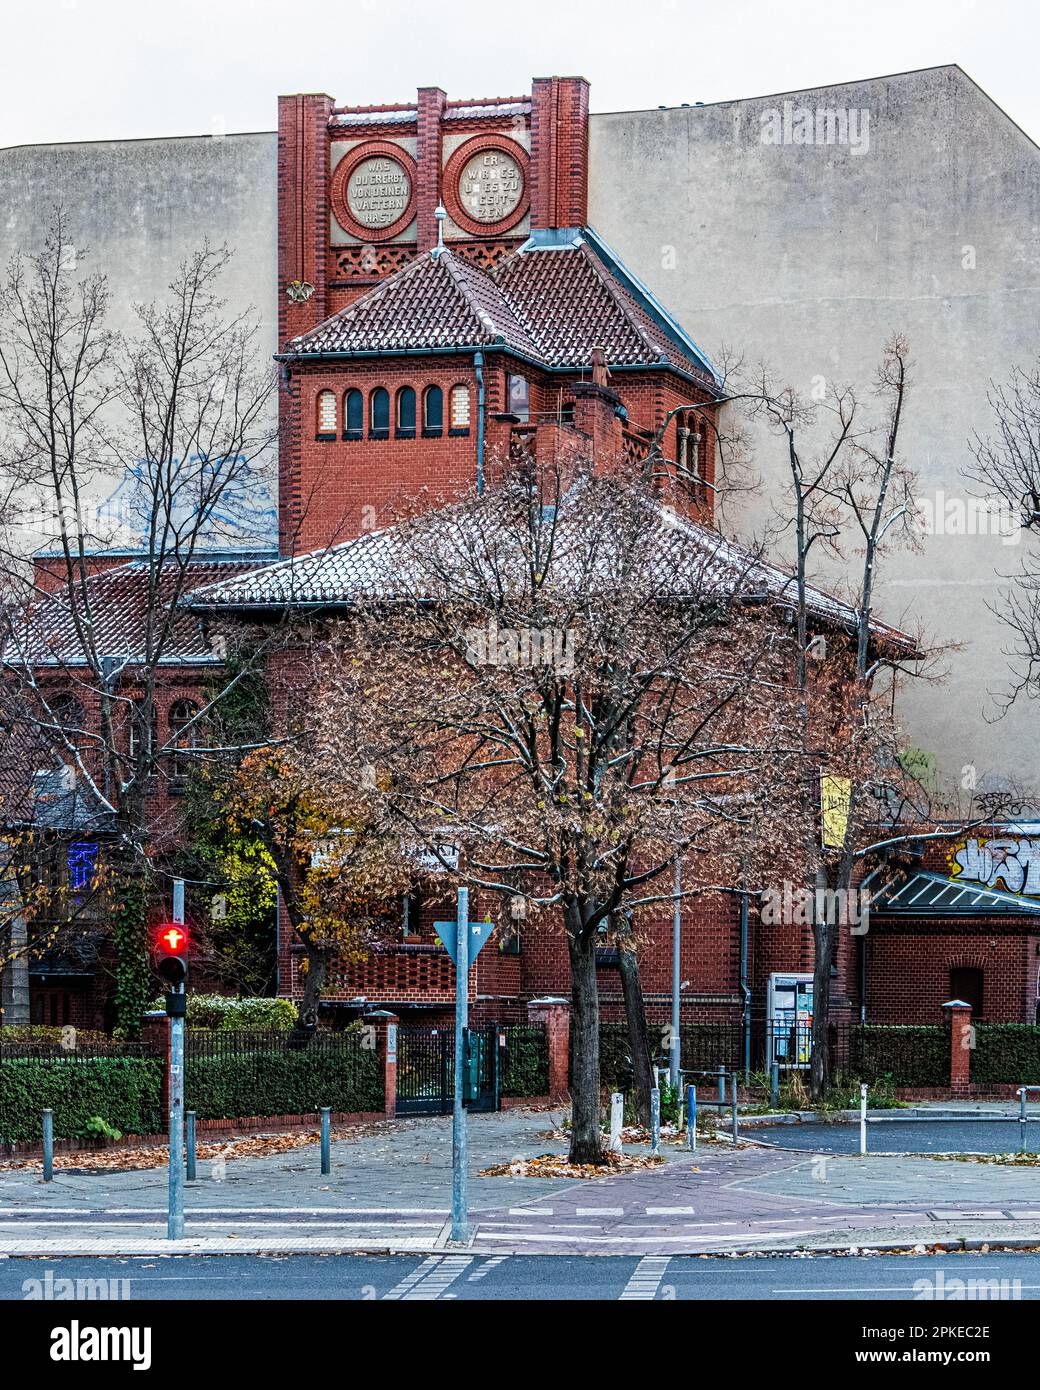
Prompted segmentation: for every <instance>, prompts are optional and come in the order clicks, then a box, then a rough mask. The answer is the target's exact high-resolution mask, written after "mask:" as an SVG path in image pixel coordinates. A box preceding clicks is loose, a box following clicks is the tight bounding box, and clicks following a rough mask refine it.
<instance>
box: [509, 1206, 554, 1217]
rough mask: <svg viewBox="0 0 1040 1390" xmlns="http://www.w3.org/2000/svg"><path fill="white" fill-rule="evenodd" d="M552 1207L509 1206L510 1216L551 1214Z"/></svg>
mask: <svg viewBox="0 0 1040 1390" xmlns="http://www.w3.org/2000/svg"><path fill="white" fill-rule="evenodd" d="M552 1214H553V1209H552V1207H510V1208H509V1215H510V1216H552Z"/></svg>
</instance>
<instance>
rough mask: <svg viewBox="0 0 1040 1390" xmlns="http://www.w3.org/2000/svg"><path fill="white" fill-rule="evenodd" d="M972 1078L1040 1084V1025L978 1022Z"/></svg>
mask: <svg viewBox="0 0 1040 1390" xmlns="http://www.w3.org/2000/svg"><path fill="white" fill-rule="evenodd" d="M971 1079H972V1081H974V1082H1010V1083H1012V1084H1017V1085H1021V1086H1037V1085H1040V1028H1037V1027H1034V1026H1033V1024H1031V1023H977V1024H976V1025H975V1050H974V1051H973V1052H972V1054H971Z"/></svg>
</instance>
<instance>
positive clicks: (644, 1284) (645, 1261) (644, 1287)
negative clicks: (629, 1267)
mask: <svg viewBox="0 0 1040 1390" xmlns="http://www.w3.org/2000/svg"><path fill="white" fill-rule="evenodd" d="M669 1262H670V1256H668V1255H644V1256H643V1258H642V1259H641V1260H640V1261H639V1263H638V1264H637V1265H636V1267H635V1270H634V1271H633V1273H632V1277H631V1278H630V1279H629V1281H628V1283H627V1284H626V1285H625V1287H624V1289H623V1290H622V1291H621V1296H620V1298H619V1299H618V1302H622V1301H624V1300H626V1299H627V1300H628V1301H632V1300H633V1299H644V1300H653V1299H654V1298H656V1297H657V1290H658V1289H659V1288H660V1287H661V1280H662V1279H663V1278H664V1275H665V1270H666V1269H667V1268H668V1265H669Z"/></svg>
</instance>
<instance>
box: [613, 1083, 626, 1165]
mask: <svg viewBox="0 0 1040 1390" xmlns="http://www.w3.org/2000/svg"><path fill="white" fill-rule="evenodd" d="M624 1122H625V1097H624V1096H623V1095H622V1094H621V1092H620V1091H615V1092H614V1093H613V1095H612V1096H611V1097H610V1145H609V1147H610V1152H611V1153H612V1154H619V1153H620V1152H621V1130H622V1127H623V1125H624Z"/></svg>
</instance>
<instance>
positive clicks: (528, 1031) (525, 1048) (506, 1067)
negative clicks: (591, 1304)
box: [499, 1027, 549, 1096]
mask: <svg viewBox="0 0 1040 1390" xmlns="http://www.w3.org/2000/svg"><path fill="white" fill-rule="evenodd" d="M505 1034H506V1046H505V1056H504V1057H503V1059H502V1076H501V1080H500V1084H499V1090H500V1093H501V1094H502V1095H504V1096H544V1095H548V1093H549V1048H548V1045H547V1044H546V1040H545V1029H544V1028H522V1027H515V1028H507V1029H506V1030H505Z"/></svg>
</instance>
